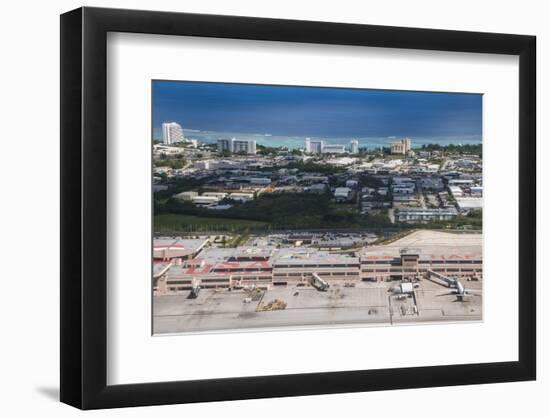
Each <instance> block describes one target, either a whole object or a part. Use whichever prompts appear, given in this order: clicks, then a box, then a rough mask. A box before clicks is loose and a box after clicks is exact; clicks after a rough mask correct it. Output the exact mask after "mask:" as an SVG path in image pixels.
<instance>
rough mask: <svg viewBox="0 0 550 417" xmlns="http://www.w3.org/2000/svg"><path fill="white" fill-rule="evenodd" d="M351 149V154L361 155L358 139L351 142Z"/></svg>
mask: <svg viewBox="0 0 550 417" xmlns="http://www.w3.org/2000/svg"><path fill="white" fill-rule="evenodd" d="M349 149H350V153H359V141H358V140H356V139H352V140H351V141H350V142H349Z"/></svg>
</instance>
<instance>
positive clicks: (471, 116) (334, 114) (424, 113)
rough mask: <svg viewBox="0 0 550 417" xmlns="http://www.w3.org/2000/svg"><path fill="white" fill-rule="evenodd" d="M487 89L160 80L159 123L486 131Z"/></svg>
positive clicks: (209, 127) (368, 131)
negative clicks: (481, 92)
mask: <svg viewBox="0 0 550 417" xmlns="http://www.w3.org/2000/svg"><path fill="white" fill-rule="evenodd" d="M481 108H482V96H481V95H478V94H462V93H433V92H408V91H407V92H406V91H389V90H364V89H342V88H319V87H291V86H267V85H245V84H227V83H205V82H172V81H154V82H153V127H154V128H157V129H158V128H159V127H160V126H161V124H162V123H163V122H165V121H167V120H170V121H175V122H177V123H180V124H181V125H182V126H183V127H184V129H190V130H200V131H212V132H231V131H233V132H240V133H243V134H272V135H281V136H312V137H327V138H330V137H352V136H363V137H368V136H374V137H376V136H481V133H482V112H481Z"/></svg>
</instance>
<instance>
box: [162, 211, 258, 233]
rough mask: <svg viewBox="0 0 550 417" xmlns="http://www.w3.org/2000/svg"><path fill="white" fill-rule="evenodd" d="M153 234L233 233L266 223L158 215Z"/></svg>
mask: <svg viewBox="0 0 550 417" xmlns="http://www.w3.org/2000/svg"><path fill="white" fill-rule="evenodd" d="M154 225H155V226H154V227H155V232H195V231H196V232H217V231H220V232H221V231H224V232H233V231H239V230H245V229H254V228H262V227H264V226H266V225H267V223H266V222H260V221H256V220H241V219H222V218H217V217H199V216H190V215H186V214H159V215H157V216H155V220H154Z"/></svg>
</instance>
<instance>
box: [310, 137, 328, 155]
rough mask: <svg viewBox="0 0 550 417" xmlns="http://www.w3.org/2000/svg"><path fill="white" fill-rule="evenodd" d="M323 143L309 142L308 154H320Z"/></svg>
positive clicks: (319, 141)
mask: <svg viewBox="0 0 550 417" xmlns="http://www.w3.org/2000/svg"><path fill="white" fill-rule="evenodd" d="M324 146H325V143H324V142H323V141H322V140H310V141H309V152H310V153H322V152H323V148H324Z"/></svg>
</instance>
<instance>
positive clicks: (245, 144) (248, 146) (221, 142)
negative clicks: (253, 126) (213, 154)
mask: <svg viewBox="0 0 550 417" xmlns="http://www.w3.org/2000/svg"><path fill="white" fill-rule="evenodd" d="M218 152H220V153H223V152H231V153H246V154H248V155H255V154H256V141H255V140H254V139H235V138H233V139H218Z"/></svg>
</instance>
